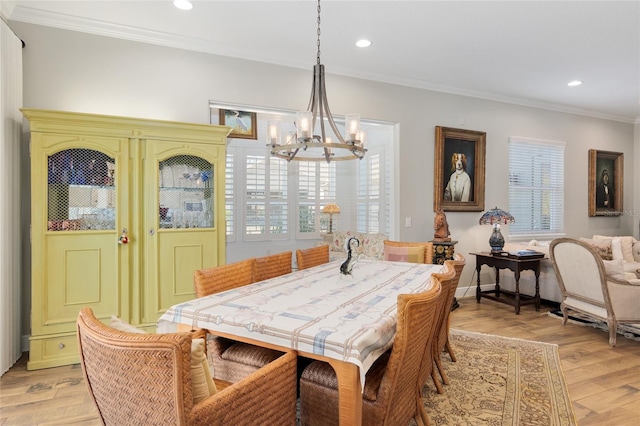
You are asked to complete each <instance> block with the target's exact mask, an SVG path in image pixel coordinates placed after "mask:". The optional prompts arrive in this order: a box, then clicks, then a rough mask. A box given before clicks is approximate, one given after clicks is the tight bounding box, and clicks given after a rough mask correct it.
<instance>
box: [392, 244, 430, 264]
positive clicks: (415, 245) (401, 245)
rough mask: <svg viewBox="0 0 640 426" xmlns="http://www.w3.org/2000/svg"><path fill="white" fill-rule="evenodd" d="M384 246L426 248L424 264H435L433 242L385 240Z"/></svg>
mask: <svg viewBox="0 0 640 426" xmlns="http://www.w3.org/2000/svg"><path fill="white" fill-rule="evenodd" d="M383 244H384V245H385V246H389V247H422V246H424V262H423V263H433V243H432V242H429V241H427V242H410V241H391V240H384V242H383Z"/></svg>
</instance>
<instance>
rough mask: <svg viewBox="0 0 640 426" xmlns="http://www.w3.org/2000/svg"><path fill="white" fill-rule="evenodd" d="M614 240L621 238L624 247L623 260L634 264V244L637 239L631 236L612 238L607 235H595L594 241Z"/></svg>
mask: <svg viewBox="0 0 640 426" xmlns="http://www.w3.org/2000/svg"><path fill="white" fill-rule="evenodd" d="M612 238H620V242H621V245H622V258H623V259H624V261H625V262H633V261H634V258H633V244H634V243H635V242H636V239H635V238H633V237H631V236H615V237H610V236H607V235H594V236H593V239H594V240H608V239H612Z"/></svg>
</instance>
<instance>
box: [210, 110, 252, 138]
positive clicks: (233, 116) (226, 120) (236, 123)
mask: <svg viewBox="0 0 640 426" xmlns="http://www.w3.org/2000/svg"><path fill="white" fill-rule="evenodd" d="M219 114H220V116H219V117H220V118H219V122H220V124H221V125H223V126H228V127H231V133H229V137H230V138H239V139H258V128H257V127H258V124H257V120H256V113H255V112H249V111H240V110H237V109H220V112H219Z"/></svg>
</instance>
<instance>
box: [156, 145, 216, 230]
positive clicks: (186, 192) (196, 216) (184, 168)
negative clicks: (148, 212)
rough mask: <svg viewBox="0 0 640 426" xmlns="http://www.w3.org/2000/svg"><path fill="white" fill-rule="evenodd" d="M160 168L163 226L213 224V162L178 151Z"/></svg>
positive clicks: (161, 219) (181, 226)
mask: <svg viewBox="0 0 640 426" xmlns="http://www.w3.org/2000/svg"><path fill="white" fill-rule="evenodd" d="M159 168H160V173H159V179H160V182H159V186H158V187H159V191H160V194H159V195H160V196H159V197H158V199H159V200H160V205H159V206H158V210H159V223H160V228H213V223H214V217H213V165H212V164H211V163H209V162H208V161H206V160H204V159H202V158H200V157H195V156H193V155H178V156H175V157H171V158H169V159H167V160H164V161H161V162H160V164H159Z"/></svg>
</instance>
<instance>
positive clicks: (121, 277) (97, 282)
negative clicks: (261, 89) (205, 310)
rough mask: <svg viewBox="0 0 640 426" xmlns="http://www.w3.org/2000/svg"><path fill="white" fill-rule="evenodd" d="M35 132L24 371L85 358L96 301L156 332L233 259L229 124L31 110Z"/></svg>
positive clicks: (102, 314) (100, 309) (103, 309)
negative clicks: (81, 347)
mask: <svg viewBox="0 0 640 426" xmlns="http://www.w3.org/2000/svg"><path fill="white" fill-rule="evenodd" d="M22 112H23V114H24V116H25V117H26V118H27V119H28V120H29V124H30V131H31V250H32V258H31V262H32V283H31V292H32V300H31V337H30V348H29V362H28V364H27V367H28V369H30V370H32V369H38V368H47V367H54V366H59V365H66V364H72V363H76V362H78V361H79V360H78V350H77V344H76V341H75V321H76V316H77V314H78V311H79V310H80V308H82V307H84V306H89V307H91V308H92V309H93V310H94V312H95V313H96V315H97V316H98V317H99V318H101V319H102V320H103V321H105V322H108V320H109V318H110V317H111V315H117V316H119V317H121V318H123V319H124V320H126V321H129V322H131V323H132V324H135V325H138V326H140V327H143V328H145V327H146V328H147V329H149V330H150V331H153V330H155V322H156V320H157V319H158V317H159V316H160V315H161V314H162V313H163V312H164V310H166V309H167V308H169V307H170V306H172V305H174V304H176V303H180V302H184V301H187V300H189V299H192V298H194V297H195V292H194V289H193V271H194V270H196V269H201V268H206V267H212V266H217V265H221V264H224V263H225V207H224V206H225V199H224V188H225V185H224V176H225V171H224V167H225V155H226V149H225V147H226V136H227V134H228V132H229V128H228V127H224V126H211V125H205V124H188V123H177V122H168V121H159V120H145V119H135V118H125V117H115V116H104V115H94V114H80V113H71V112H61V111H46V110H36V109H23V110H22Z"/></svg>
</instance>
